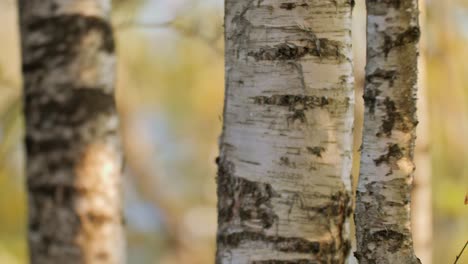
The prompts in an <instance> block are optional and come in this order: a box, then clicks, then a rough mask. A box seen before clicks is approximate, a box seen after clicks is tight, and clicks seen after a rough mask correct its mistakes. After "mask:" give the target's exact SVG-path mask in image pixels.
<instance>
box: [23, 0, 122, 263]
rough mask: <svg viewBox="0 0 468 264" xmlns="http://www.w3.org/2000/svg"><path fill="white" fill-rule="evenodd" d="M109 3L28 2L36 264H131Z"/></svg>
mask: <svg viewBox="0 0 468 264" xmlns="http://www.w3.org/2000/svg"><path fill="white" fill-rule="evenodd" d="M109 12H110V1H98V0H96V1H86V2H85V1H78V0H76V1H65V0H45V1H44V0H41V1H39V0H21V1H19V14H20V25H21V38H22V57H23V59H22V62H23V63H22V65H23V67H22V69H23V77H24V78H23V83H24V113H25V126H26V135H25V145H26V174H27V190H28V194H29V233H28V237H29V249H30V260H31V263H37V264H42V263H123V262H124V241H123V229H122V214H121V213H122V205H121V200H120V171H121V159H122V157H121V151H120V142H119V138H118V124H119V123H118V117H117V112H116V106H115V101H114V77H115V75H114V64H115V54H114V40H113V35H112V29H111V26H110V23H109Z"/></svg>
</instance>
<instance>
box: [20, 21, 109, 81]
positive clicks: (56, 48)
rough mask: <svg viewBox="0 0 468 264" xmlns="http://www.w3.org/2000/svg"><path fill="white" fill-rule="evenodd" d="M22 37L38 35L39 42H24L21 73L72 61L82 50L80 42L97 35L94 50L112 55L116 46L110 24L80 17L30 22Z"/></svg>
mask: <svg viewBox="0 0 468 264" xmlns="http://www.w3.org/2000/svg"><path fill="white" fill-rule="evenodd" d="M24 30H25V32H24V34H27V35H32V34H40V36H41V38H39V39H38V40H31V41H28V42H26V46H25V50H24V51H23V52H24V54H25V56H27V57H26V58H25V63H24V64H23V71H24V72H31V71H35V70H40V69H44V68H46V67H47V65H50V64H51V62H52V61H53V65H51V66H54V67H58V66H63V65H65V64H67V63H70V62H72V61H74V57H76V56H78V55H79V54H80V52H81V51H82V50H83V49H84V47H82V40H83V39H84V38H85V37H87V36H89V35H91V34H96V33H97V34H99V38H100V42H99V43H98V46H97V51H103V52H106V53H109V54H113V53H114V51H115V44H114V40H113V32H112V27H111V25H110V24H109V23H108V22H107V21H106V20H104V19H102V18H99V17H93V16H83V15H60V16H52V17H47V18H43V17H41V18H33V19H30V20H29V21H28V22H27V24H26V26H25V28H24Z"/></svg>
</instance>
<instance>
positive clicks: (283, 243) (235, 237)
mask: <svg viewBox="0 0 468 264" xmlns="http://www.w3.org/2000/svg"><path fill="white" fill-rule="evenodd" d="M217 240H218V243H219V244H222V245H224V246H227V247H230V248H237V247H239V246H240V245H241V244H242V243H244V242H252V241H263V242H265V243H269V244H271V245H272V246H273V247H274V248H275V249H276V250H278V251H280V252H287V253H305V254H307V253H309V254H318V253H319V252H321V250H324V249H327V247H326V246H325V247H324V248H322V245H321V244H320V242H318V241H309V240H307V239H304V238H301V237H281V236H267V235H265V234H263V233H258V232H236V233H230V234H221V235H218V238H217Z"/></svg>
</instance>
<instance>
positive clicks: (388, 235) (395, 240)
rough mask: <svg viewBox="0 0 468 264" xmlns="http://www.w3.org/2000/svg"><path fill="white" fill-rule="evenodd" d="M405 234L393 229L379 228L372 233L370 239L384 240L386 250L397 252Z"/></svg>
mask: <svg viewBox="0 0 468 264" xmlns="http://www.w3.org/2000/svg"><path fill="white" fill-rule="evenodd" d="M405 238H406V236H405V235H404V234H402V233H400V232H398V231H395V230H387V229H385V230H380V231H377V232H374V233H372V240H373V241H378V242H380V243H381V242H385V243H386V244H387V247H388V250H389V251H390V252H392V253H394V252H397V251H398V250H399V249H400V248H401V247H402V245H403V244H404V240H405Z"/></svg>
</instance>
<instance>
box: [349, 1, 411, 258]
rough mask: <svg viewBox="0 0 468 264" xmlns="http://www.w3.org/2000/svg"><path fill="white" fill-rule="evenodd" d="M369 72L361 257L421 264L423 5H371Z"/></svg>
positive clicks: (360, 194) (359, 215)
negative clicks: (417, 216)
mask: <svg viewBox="0 0 468 264" xmlns="http://www.w3.org/2000/svg"><path fill="white" fill-rule="evenodd" d="M367 12H368V17H367V19H368V20H367V45H368V47H367V67H366V87H365V91H364V100H365V106H366V109H365V114H364V115H365V116H364V132H363V147H362V154H361V174H360V179H359V184H358V190H357V197H356V214H355V219H356V228H357V230H356V233H357V252H356V254H355V255H356V257H357V258H358V260H359V262H360V263H361V264H366V263H379V264H386V263H420V262H419V260H418V259H417V258H416V256H415V255H414V252H413V242H412V238H411V228H410V224H411V223H410V192H411V184H412V177H413V171H414V168H415V167H414V165H413V151H414V143H415V128H416V125H417V119H416V91H417V89H416V83H417V56H418V47H417V44H418V39H419V35H420V31H419V26H418V4H417V0H408V1H397V0H381V1H377V0H367Z"/></svg>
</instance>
